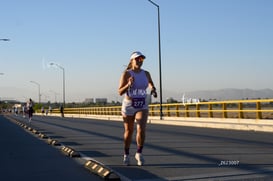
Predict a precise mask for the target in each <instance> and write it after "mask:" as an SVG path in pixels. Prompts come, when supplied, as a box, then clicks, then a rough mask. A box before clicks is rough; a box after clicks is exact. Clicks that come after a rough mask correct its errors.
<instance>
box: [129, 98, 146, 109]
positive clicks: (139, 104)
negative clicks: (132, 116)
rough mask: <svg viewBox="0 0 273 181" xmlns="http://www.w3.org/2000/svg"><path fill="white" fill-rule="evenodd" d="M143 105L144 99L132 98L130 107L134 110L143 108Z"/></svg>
mask: <svg viewBox="0 0 273 181" xmlns="http://www.w3.org/2000/svg"><path fill="white" fill-rule="evenodd" d="M144 105H145V98H133V99H132V106H133V107H134V108H143V106H144Z"/></svg>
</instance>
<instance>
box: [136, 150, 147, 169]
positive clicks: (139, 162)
mask: <svg viewBox="0 0 273 181" xmlns="http://www.w3.org/2000/svg"><path fill="white" fill-rule="evenodd" d="M135 159H136V160H137V165H138V166H142V165H144V162H145V160H144V158H143V155H142V154H141V153H136V155H135Z"/></svg>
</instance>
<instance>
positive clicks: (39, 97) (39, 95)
mask: <svg viewBox="0 0 273 181" xmlns="http://www.w3.org/2000/svg"><path fill="white" fill-rule="evenodd" d="M30 82H31V83H33V84H36V85H37V86H38V99H39V104H40V103H41V90H40V84H39V83H38V82H35V81H32V80H31V81H30Z"/></svg>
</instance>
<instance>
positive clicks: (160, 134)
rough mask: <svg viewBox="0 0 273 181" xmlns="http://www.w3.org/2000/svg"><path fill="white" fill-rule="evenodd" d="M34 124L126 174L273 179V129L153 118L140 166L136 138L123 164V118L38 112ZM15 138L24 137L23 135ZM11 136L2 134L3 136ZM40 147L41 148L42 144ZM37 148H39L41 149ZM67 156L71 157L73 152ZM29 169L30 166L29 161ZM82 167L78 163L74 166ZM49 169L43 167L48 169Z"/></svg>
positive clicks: (139, 180) (143, 177)
mask: <svg viewBox="0 0 273 181" xmlns="http://www.w3.org/2000/svg"><path fill="white" fill-rule="evenodd" d="M12 118H13V119H16V120H19V121H20V122H23V123H25V124H28V123H27V119H24V118H22V117H20V116H17V117H15V116H12ZM2 119H4V118H1V122H3V120H2ZM163 121H164V120H163ZM1 124H2V123H1ZM6 124H7V123H6ZM31 127H33V128H35V129H37V130H39V131H40V132H42V133H44V134H45V135H47V136H49V137H50V138H53V139H56V140H58V141H59V142H60V143H61V144H63V145H66V146H69V147H71V148H73V149H74V150H76V151H78V152H80V153H81V155H82V159H86V160H88V159H93V160H96V161H98V162H101V163H103V164H104V165H106V166H107V167H109V168H111V169H112V170H113V171H114V172H115V173H116V174H117V175H119V176H120V178H121V180H136V181H145V180H150V181H155V180H271V178H272V176H273V139H272V138H273V133H264V132H253V131H234V130H223V129H207V128H206V129H205V128H193V127H182V126H168V125H158V124H148V126H147V139H146V144H145V147H144V150H143V154H144V156H145V161H146V162H145V165H144V166H142V167H139V166H137V165H136V162H134V161H135V160H134V158H133V155H134V154H135V150H136V143H135V142H133V144H132V147H131V151H130V154H131V157H132V158H131V162H132V165H131V166H124V165H122V154H123V140H122V137H123V125H122V122H119V121H109V120H94V119H79V118H60V117H46V116H34V119H33V121H32V123H31ZM1 129H2V128H1ZM8 129H11V130H12V131H15V132H20V133H21V134H23V135H24V136H25V135H27V134H28V133H26V132H24V133H22V131H20V129H22V128H19V127H16V126H14V125H13V126H9V128H8ZM29 134H31V133H29ZM36 137H37V136H36ZM34 138H35V136H34V137H33V136H31V140H29V142H34V141H33V140H35V139H34ZM12 139H14V142H17V143H18V142H19V141H18V140H20V139H22V138H21V137H12ZM17 139H18V140H17ZM39 139H40V138H36V142H38V143H39V145H37V149H38V148H39V147H48V148H47V149H50V150H51V152H53V153H51V152H47V154H46V155H51V154H52V155H55V154H57V155H59V153H58V152H56V150H57V149H56V150H54V149H53V148H54V147H53V148H51V146H49V145H47V144H45V143H43V142H42V141H41V140H39ZM8 140H9V139H8V138H6V137H5V138H3V136H1V142H3V141H8ZM29 142H27V141H26V143H25V144H26V145H28V144H30V143H29ZM20 144H21V143H20ZM7 146H8V145H5V147H7ZM9 146H10V145H9ZM14 146H15V145H13V147H14ZM1 148H2V146H1ZM26 151H28V152H29V150H26ZM37 151H38V152H40V150H39V149H38V150H37ZM32 152H33V154H36V153H34V152H35V150H33V151H31V153H32ZM1 155H2V157H3V154H1ZM31 156H32V154H27V155H25V157H26V158H29V157H31ZM45 158H46V157H45ZM45 158H44V159H45ZM59 159H61V158H59ZM63 159H64V160H66V161H69V160H67V157H63ZM72 162H73V161H69V163H72ZM39 163H40V162H39ZM1 165H3V164H2V163H1ZM39 165H40V164H39ZM42 165H43V164H42ZM3 166H4V165H3ZM47 166H49V165H47ZM44 167H46V166H44ZM1 168H2V166H1ZM46 168H47V169H53V168H50V167H49V168H48V167H46ZM77 168H78V167H77ZM81 168H82V170H84V169H85V168H83V167H81ZM24 169H26V170H27V166H26V168H24ZM79 170H81V169H79ZM79 170H76V169H75V170H74V171H73V172H78V171H79ZM41 172H42V171H41ZM60 172H62V171H60ZM63 172H67V171H66V168H63ZM80 172H81V171H80ZM10 173H11V170H10ZM25 173H27V172H25ZM47 173H48V172H47V171H45V172H42V174H44V175H47ZM14 174H16V171H15V170H14ZM59 174H61V173H59ZM0 180H2V179H1V178H0ZM79 180H80V179H79ZM91 180H93V179H91Z"/></svg>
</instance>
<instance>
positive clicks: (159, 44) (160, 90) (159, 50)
mask: <svg viewBox="0 0 273 181" xmlns="http://www.w3.org/2000/svg"><path fill="white" fill-rule="evenodd" d="M148 1H149V2H150V3H151V4H153V5H154V6H156V7H157V20H158V21H157V24H158V58H159V92H160V120H162V118H163V112H162V75H161V40H160V12H159V5H158V4H156V3H154V2H153V1H151V0H148Z"/></svg>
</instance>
